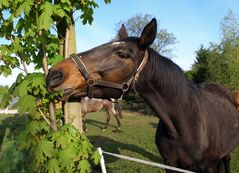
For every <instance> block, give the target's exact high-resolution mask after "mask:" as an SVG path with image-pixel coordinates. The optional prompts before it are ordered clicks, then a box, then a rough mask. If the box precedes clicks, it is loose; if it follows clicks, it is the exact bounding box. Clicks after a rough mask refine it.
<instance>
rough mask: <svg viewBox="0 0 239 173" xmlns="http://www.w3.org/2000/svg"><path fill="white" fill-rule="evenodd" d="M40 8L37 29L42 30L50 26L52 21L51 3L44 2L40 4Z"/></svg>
mask: <svg viewBox="0 0 239 173" xmlns="http://www.w3.org/2000/svg"><path fill="white" fill-rule="evenodd" d="M41 10H42V13H41V15H40V16H39V19H38V29H39V30H42V29H45V30H48V29H49V28H50V26H51V24H52V23H53V20H52V18H51V16H52V14H53V10H54V9H53V5H52V4H51V3H49V2H47V1H46V2H45V3H44V4H43V5H42V6H41Z"/></svg>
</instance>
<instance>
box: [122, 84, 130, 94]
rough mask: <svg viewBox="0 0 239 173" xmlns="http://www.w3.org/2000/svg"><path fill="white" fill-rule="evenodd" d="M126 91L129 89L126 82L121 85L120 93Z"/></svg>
mask: <svg viewBox="0 0 239 173" xmlns="http://www.w3.org/2000/svg"><path fill="white" fill-rule="evenodd" d="M128 89H129V84H128V83H126V82H124V83H123V84H122V91H123V92H126V91H128Z"/></svg>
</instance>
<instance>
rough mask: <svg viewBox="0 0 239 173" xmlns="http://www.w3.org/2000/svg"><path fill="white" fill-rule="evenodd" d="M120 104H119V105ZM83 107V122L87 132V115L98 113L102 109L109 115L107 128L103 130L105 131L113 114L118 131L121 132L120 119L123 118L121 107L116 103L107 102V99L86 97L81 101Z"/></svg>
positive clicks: (106, 123)
mask: <svg viewBox="0 0 239 173" xmlns="http://www.w3.org/2000/svg"><path fill="white" fill-rule="evenodd" d="M117 104H118V103H117ZM81 105H82V120H83V130H84V131H86V130H87V129H86V114H87V113H90V112H98V111H99V110H101V109H104V110H105V112H106V115H107V119H106V122H105V127H104V128H103V129H102V130H103V131H105V130H106V129H107V127H108V125H109V122H110V115H111V114H113V115H114V117H115V119H116V121H117V123H118V127H117V130H120V126H121V122H120V119H121V118H122V114H121V109H120V106H119V105H115V103H114V102H112V101H109V100H106V99H96V98H92V99H90V98H89V97H84V98H83V99H81Z"/></svg>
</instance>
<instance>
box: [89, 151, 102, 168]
mask: <svg viewBox="0 0 239 173" xmlns="http://www.w3.org/2000/svg"><path fill="white" fill-rule="evenodd" d="M91 158H92V159H93V161H94V164H95V165H98V164H99V163H100V159H101V156H100V153H99V152H98V151H97V150H95V151H94V152H93V154H92V155H91Z"/></svg>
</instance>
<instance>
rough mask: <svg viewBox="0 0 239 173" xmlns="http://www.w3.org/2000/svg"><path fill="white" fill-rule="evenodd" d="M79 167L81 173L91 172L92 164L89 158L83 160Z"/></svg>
mask: <svg viewBox="0 0 239 173" xmlns="http://www.w3.org/2000/svg"><path fill="white" fill-rule="evenodd" d="M78 169H79V170H80V173H87V172H91V166H90V163H89V161H88V160H85V159H84V160H81V161H80V162H79V165H78Z"/></svg>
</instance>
